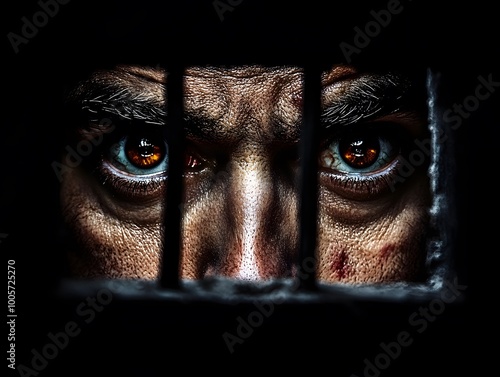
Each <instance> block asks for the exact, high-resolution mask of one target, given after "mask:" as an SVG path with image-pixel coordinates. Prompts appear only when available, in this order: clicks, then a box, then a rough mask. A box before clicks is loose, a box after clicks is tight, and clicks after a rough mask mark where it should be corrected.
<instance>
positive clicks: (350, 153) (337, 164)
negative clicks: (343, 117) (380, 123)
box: [320, 133, 397, 174]
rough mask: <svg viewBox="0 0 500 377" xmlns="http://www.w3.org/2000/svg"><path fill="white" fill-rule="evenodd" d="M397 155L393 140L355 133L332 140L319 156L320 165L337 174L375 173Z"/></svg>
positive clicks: (380, 136)
mask: <svg viewBox="0 0 500 377" xmlns="http://www.w3.org/2000/svg"><path fill="white" fill-rule="evenodd" d="M396 154H397V148H396V146H395V143H394V141H393V140H390V139H389V138H387V137H385V136H382V135H373V134H371V133H368V134H363V133H356V134H352V135H347V136H343V137H340V138H337V139H334V140H333V141H332V142H331V143H330V144H329V145H328V146H327V147H326V149H325V150H323V151H322V152H321V155H320V165H321V166H322V167H323V168H328V169H332V170H334V171H336V172H338V173H344V174H358V173H371V172H375V171H377V170H379V169H381V168H383V167H384V166H385V165H387V164H388V163H390V162H391V160H392V159H393V158H394V157H395V155H396Z"/></svg>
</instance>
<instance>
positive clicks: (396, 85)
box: [68, 73, 422, 136]
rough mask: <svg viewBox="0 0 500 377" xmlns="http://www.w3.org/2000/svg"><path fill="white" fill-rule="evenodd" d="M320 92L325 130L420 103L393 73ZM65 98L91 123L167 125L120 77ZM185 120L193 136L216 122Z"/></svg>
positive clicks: (193, 116) (156, 104)
mask: <svg viewBox="0 0 500 377" xmlns="http://www.w3.org/2000/svg"><path fill="white" fill-rule="evenodd" d="M137 79H139V80H141V78H137V76H134V80H137ZM144 80H145V79H144ZM144 85H145V84H144ZM144 85H141V86H144ZM154 85H159V86H160V87H161V90H163V91H164V90H165V85H164V83H159V82H155V83H154ZM332 87H333V88H334V90H337V91H338V95H333V96H331V97H332V98H331V99H328V91H329V89H331V88H332ZM323 91H324V98H325V99H324V104H323V111H322V114H321V117H320V127H321V128H322V129H324V130H328V129H330V128H333V127H339V126H348V125H352V124H356V123H359V122H362V121H368V120H370V119H374V118H378V117H382V116H385V115H389V114H394V113H397V112H401V111H405V110H415V107H417V106H418V103H421V102H422V98H421V95H419V94H418V90H417V89H416V87H415V85H413V83H412V82H411V81H410V80H409V79H407V78H406V77H405V76H403V75H399V74H396V73H385V74H359V75H356V76H355V77H351V78H347V79H344V80H341V81H337V82H335V83H333V84H330V85H327V86H326V87H324V88H323ZM68 102H69V103H70V104H71V105H72V106H74V107H76V108H77V110H79V111H80V112H82V113H83V114H84V115H85V116H86V117H87V119H88V121H89V122H90V123H95V124H97V123H99V122H100V120H102V119H103V118H106V117H113V118H115V119H117V120H127V121H135V122H139V123H140V124H146V125H153V126H163V125H165V119H166V109H165V103H164V101H163V100H160V99H158V98H155V97H154V96H152V95H149V94H148V93H147V92H142V91H140V90H138V89H137V88H133V87H131V85H130V84H128V85H127V83H124V81H123V80H117V81H113V80H110V79H106V80H101V79H91V80H88V81H86V82H83V83H81V84H80V85H79V86H78V87H77V89H76V90H74V91H73V92H72V93H71V94H70V95H69V96H68ZM185 121H186V122H185V124H186V125H187V132H188V135H193V136H195V135H197V136H201V135H204V136H208V135H210V129H211V128H212V127H216V126H217V122H216V120H213V119H205V118H203V117H202V116H201V114H198V113H196V112H186V113H185ZM283 126H286V125H281V127H283ZM288 126H291V125H288Z"/></svg>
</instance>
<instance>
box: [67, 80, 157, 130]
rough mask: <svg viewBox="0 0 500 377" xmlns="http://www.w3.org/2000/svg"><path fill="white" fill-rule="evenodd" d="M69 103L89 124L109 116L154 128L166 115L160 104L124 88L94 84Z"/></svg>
mask: <svg viewBox="0 0 500 377" xmlns="http://www.w3.org/2000/svg"><path fill="white" fill-rule="evenodd" d="M71 100H72V101H73V105H77V106H78V107H79V110H80V111H82V112H83V113H84V114H86V115H87V116H88V120H89V122H91V123H96V122H99V121H100V120H101V119H103V118H105V117H110V116H111V117H114V118H118V119H119V120H129V121H137V122H141V123H145V124H149V125H155V126H162V125H164V124H165V116H166V112H165V109H164V106H163V104H162V103H159V102H157V101H154V100H152V99H151V98H150V97H148V96H146V95H141V94H140V93H139V94H137V93H134V92H132V91H131V90H129V89H128V88H123V87H122V88H120V87H117V86H113V85H112V84H111V85H110V84H107V85H102V86H101V85H99V84H97V85H93V87H92V89H91V91H90V92H85V91H81V92H80V94H79V96H78V97H75V96H73V97H72V99H71Z"/></svg>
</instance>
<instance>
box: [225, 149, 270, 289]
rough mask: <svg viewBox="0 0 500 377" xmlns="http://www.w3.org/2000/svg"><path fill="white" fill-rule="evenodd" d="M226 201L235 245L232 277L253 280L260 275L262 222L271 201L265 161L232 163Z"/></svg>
mask: <svg viewBox="0 0 500 377" xmlns="http://www.w3.org/2000/svg"><path fill="white" fill-rule="evenodd" d="M230 191H231V193H230V203H229V204H230V205H231V207H232V208H233V209H238V210H236V211H233V212H232V213H234V216H233V218H232V222H233V224H232V225H233V227H234V230H235V232H236V235H237V237H236V240H237V242H238V243H239V245H237V246H236V249H237V250H239V263H238V268H237V269H236V271H233V272H232V273H231V274H232V275H234V277H237V278H241V279H246V280H256V279H260V278H262V276H261V275H262V274H261V271H260V265H261V262H260V256H261V254H262V250H260V248H261V247H262V243H263V240H264V239H265V235H264V234H263V231H264V229H263V226H264V224H265V216H266V215H267V214H268V213H269V208H270V206H271V202H272V195H273V194H272V193H273V182H272V179H271V174H270V172H269V169H268V166H267V163H266V162H265V161H263V160H255V159H248V158H246V156H244V157H243V158H242V161H239V162H237V163H236V165H235V167H234V171H233V175H232V181H231V189H230Z"/></svg>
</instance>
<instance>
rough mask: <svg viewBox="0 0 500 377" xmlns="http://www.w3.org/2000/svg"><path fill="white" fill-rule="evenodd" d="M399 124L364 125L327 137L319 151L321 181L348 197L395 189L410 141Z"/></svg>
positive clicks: (371, 196)
mask: <svg viewBox="0 0 500 377" xmlns="http://www.w3.org/2000/svg"><path fill="white" fill-rule="evenodd" d="M402 128H403V127H401V126H399V127H398V126H396V125H392V124H391V125H387V124H376V125H364V126H357V127H356V128H355V130H353V131H342V132H339V133H337V134H336V135H335V136H334V137H332V138H330V139H329V140H328V141H327V143H325V144H324V145H323V147H322V149H321V151H320V154H319V166H320V176H321V179H322V181H321V182H322V183H323V185H325V186H326V187H327V188H328V189H330V190H332V191H334V192H336V193H337V194H339V195H341V196H343V197H345V198H347V199H351V200H369V199H374V198H376V197H377V196H379V195H381V194H384V193H388V192H392V191H394V189H395V187H397V186H396V185H395V184H394V182H395V179H397V176H398V169H400V167H401V164H402V162H403V160H404V156H403V155H404V154H405V153H406V150H407V148H408V145H409V144H408V143H409V135H408V133H407V132H405V131H404V130H402ZM398 187H399V186H398Z"/></svg>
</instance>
